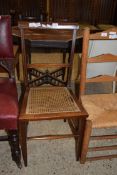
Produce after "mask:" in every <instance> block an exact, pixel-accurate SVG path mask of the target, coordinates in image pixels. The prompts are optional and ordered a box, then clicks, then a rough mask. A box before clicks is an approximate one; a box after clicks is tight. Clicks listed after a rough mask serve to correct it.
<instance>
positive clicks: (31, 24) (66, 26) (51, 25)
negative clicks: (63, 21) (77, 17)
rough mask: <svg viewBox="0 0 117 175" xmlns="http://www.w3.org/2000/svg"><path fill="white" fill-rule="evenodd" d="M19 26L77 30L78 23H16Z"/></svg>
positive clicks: (24, 27)
mask: <svg viewBox="0 0 117 175" xmlns="http://www.w3.org/2000/svg"><path fill="white" fill-rule="evenodd" d="M18 27H19V28H23V29H26V28H30V29H64V30H78V29H79V26H78V25H59V24H57V23H55V24H54V23H53V24H41V23H25V24H18Z"/></svg>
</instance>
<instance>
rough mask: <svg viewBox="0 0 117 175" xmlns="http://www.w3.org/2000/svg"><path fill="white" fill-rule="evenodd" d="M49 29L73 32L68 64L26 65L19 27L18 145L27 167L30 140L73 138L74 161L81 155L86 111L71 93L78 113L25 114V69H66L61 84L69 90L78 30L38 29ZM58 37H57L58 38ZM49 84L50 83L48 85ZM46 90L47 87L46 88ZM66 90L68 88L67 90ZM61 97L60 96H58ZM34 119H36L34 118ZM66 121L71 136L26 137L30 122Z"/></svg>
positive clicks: (24, 47)
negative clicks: (22, 90)
mask: <svg viewBox="0 0 117 175" xmlns="http://www.w3.org/2000/svg"><path fill="white" fill-rule="evenodd" d="M45 28H46V29H49V30H50V29H51V30H54V29H56V30H58V29H60V30H62V29H68V30H69V29H70V30H73V34H72V37H71V39H70V40H67V41H66V43H68V42H69V41H71V40H72V44H71V53H70V58H69V62H68V63H63V64H52V63H50V64H49V63H48V64H37V65H36V64H31V63H30V64H29V62H28V64H27V61H26V45H25V44H26V41H25V33H24V30H25V28H24V27H22V26H20V31H21V43H22V54H23V60H24V63H23V65H24V71H25V73H24V74H25V88H26V90H25V94H24V98H23V103H22V108H21V112H20V118H19V124H20V143H21V149H22V154H23V159H24V164H25V166H27V141H28V140H30V139H36V140H39V139H40V140H42V139H59V138H67V137H68V138H70V137H74V138H75V142H76V159H77V160H79V157H80V154H81V146H82V138H83V131H84V127H85V120H86V117H87V113H86V111H85V110H84V109H83V108H82V105H81V104H80V102H79V101H78V99H77V98H76V97H75V96H74V95H73V93H70V94H71V96H72V97H73V99H74V100H73V101H75V103H76V104H77V106H78V107H79V109H80V111H79V112H75V111H73V112H71V113H70V112H58V113H49V114H43V113H42V114H35V115H33V114H32V115H31V114H26V108H27V98H28V96H29V91H30V89H31V88H30V87H31V86H30V84H29V83H28V81H30V80H29V79H27V72H26V68H32V67H36V66H39V67H41V68H42V67H46V66H47V67H57V68H67V69H68V68H69V69H68V73H69V75H68V77H67V80H66V82H65V83H63V84H62V87H63V86H66V84H68V87H69V88H70V76H71V70H72V63H73V58H74V49H75V41H76V31H77V29H78V27H77V26H57V27H56V26H54V27H53V26H49V27H44V28H43V27H42V26H41V27H39V28H38V30H39V29H41V30H42V29H43V30H45ZM58 37H59V36H58ZM50 84H51V83H50ZM55 86H58V87H59V88H60V86H61V83H60V84H59V83H57V84H55V85H54V88H57V87H55ZM46 88H47V87H46ZM42 89H43V88H42ZM67 90H68V88H67ZM60 96H61V94H60ZM35 117H36V118H35ZM60 119H64V120H66V119H67V120H68V123H69V125H70V128H71V130H72V132H73V134H63V135H44V136H34V137H27V125H28V123H29V122H30V121H40V120H60Z"/></svg>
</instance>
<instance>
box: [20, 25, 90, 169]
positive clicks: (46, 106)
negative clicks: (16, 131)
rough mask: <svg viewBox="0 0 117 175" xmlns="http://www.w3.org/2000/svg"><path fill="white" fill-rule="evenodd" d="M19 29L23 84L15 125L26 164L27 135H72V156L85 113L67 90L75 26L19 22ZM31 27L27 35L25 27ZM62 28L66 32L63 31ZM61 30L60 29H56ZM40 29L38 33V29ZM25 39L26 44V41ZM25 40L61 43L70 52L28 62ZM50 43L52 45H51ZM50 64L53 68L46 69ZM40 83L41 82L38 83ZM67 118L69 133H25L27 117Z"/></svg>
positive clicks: (78, 147)
mask: <svg viewBox="0 0 117 175" xmlns="http://www.w3.org/2000/svg"><path fill="white" fill-rule="evenodd" d="M19 28H20V31H21V43H22V55H23V68H24V84H25V93H24V97H23V102H22V107H21V112H20V117H19V125H20V143H21V149H22V154H23V159H24V164H25V166H27V141H28V140H30V139H36V140H38V139H40V140H41V139H58V138H67V137H68V138H69V137H74V138H75V142H76V158H77V160H79V157H80V154H81V146H82V138H83V133H84V127H85V120H86V117H87V113H86V112H85V110H84V109H83V108H82V105H81V104H80V102H79V101H78V99H77V98H76V97H75V95H73V93H72V92H71V91H72V90H71V86H70V80H71V78H70V77H71V72H72V63H73V59H74V49H75V41H76V33H77V30H78V26H61V25H59V26H53V25H49V26H48V25H47V26H45V25H44V27H43V26H40V27H37V28H29V27H28V30H27V27H26V26H21V25H20V26H19ZM29 30H30V32H31V30H32V32H31V35H30V34H29V33H28V31H29ZM36 30H37V31H38V33H36V32H37V31H36ZM66 30H70V32H68V33H66ZM60 31H61V32H60ZM40 32H41V33H40ZM27 42H28V45H27V44H26V43H27ZM29 42H31V43H32V42H34V43H35V44H36V46H37V44H39V46H40V47H41V46H43V47H44V46H45V47H48V48H51V47H52V46H54V47H58V48H59V47H60V46H61V45H62V44H63V43H64V44H65V45H67V46H68V47H69V48H70V56H69V58H68V60H67V61H65V63H60V64H57V63H31V62H30V61H29V57H28V52H27V50H28V49H27V48H28V46H29ZM53 43H54V45H53ZM50 68H51V69H53V68H54V70H50ZM41 85H43V86H41ZM60 119H62V120H63V119H64V120H68V123H69V125H70V128H71V130H72V132H73V134H70V133H69V134H63V135H55V134H53V135H44V136H42V135H41V136H34V137H31V136H29V137H27V125H28V123H29V124H30V121H33V122H36V121H42V120H43V121H45V120H49V121H50V120H60Z"/></svg>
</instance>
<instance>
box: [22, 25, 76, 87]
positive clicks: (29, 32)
mask: <svg viewBox="0 0 117 175" xmlns="http://www.w3.org/2000/svg"><path fill="white" fill-rule="evenodd" d="M29 25H30V24H28V25H27V26H26V25H22V24H20V25H19V28H20V31H21V43H22V55H23V65H24V66H23V67H24V74H25V76H24V80H25V85H26V86H40V85H43V84H51V85H54V86H66V85H68V84H70V78H71V72H72V64H73V59H74V50H75V42H76V37H77V30H78V29H79V27H78V26H75V25H74V26H73V25H57V24H55V25H52V24H38V23H36V24H32V26H31V27H29ZM34 25H39V26H38V27H35V26H34ZM26 43H28V44H26ZM29 43H30V45H33V44H34V45H35V47H46V48H61V49H64V48H65V49H68V50H69V57H68V58H67V59H66V60H65V62H63V63H59V64H58V63H40V64H39V63H35V64H34V63H31V62H30V61H29V58H28V57H27V53H26V52H27V49H26V48H27V46H29ZM42 69H44V71H43V70H42ZM50 69H55V70H54V71H50ZM64 74H65V76H64ZM31 76H32V78H31ZM34 76H35V78H34Z"/></svg>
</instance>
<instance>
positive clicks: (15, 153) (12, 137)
mask: <svg viewBox="0 0 117 175" xmlns="http://www.w3.org/2000/svg"><path fill="white" fill-rule="evenodd" d="M7 133H8V140H9V144H10V147H11V155H12V160H13V161H15V162H16V164H17V166H18V167H19V168H21V167H22V165H21V151H20V147H19V135H18V130H9V131H7Z"/></svg>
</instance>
